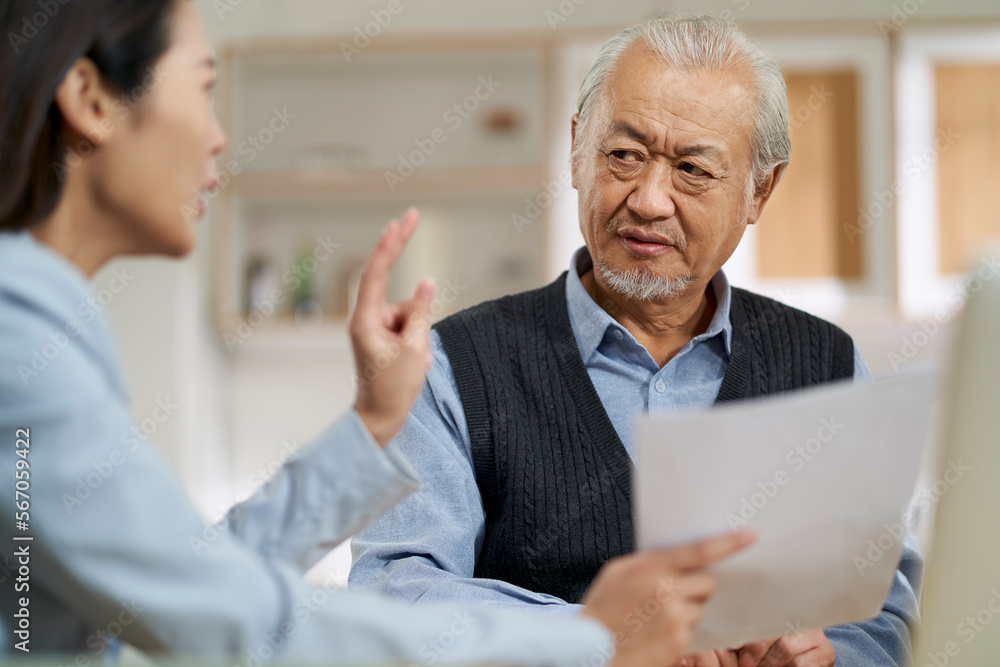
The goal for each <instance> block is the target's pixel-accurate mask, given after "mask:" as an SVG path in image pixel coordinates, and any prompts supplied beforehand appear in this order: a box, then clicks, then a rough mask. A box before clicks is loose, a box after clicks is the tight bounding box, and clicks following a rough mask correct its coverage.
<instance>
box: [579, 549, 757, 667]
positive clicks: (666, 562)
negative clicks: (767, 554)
mask: <svg viewBox="0 0 1000 667" xmlns="http://www.w3.org/2000/svg"><path fill="white" fill-rule="evenodd" d="M755 539H756V538H755V536H754V535H753V534H752V533H746V532H739V533H732V534H726V535H722V536H720V537H714V538H711V539H707V540H703V541H701V542H696V543H694V544H690V545H687V546H683V547H677V548H674V549H666V550H651V551H643V552H639V553H634V554H630V555H628V556H623V557H621V558H616V559H614V560H611V561H608V562H607V563H606V564H605V565H604V567H603V568H601V571H600V572H599V573H598V574H597V578H596V579H595V580H594V583H593V584H592V585H591V587H590V589H589V590H588V591H587V594H586V595H585V596H584V598H583V605H584V610H583V612H582V613H583V614H584V615H585V616H589V617H591V618H594V619H596V620H598V621H600V622H601V623H603V624H604V625H605V626H607V628H608V629H609V630H610V631H611V633H612V635H613V636H614V641H615V646H616V649H617V650H616V652H615V656H614V659H613V662H612V665H613V667H666V666H668V665H673V664H675V663H676V662H677V661H678V660H679V659H680V658H681V656H682V655H684V653H685V651H686V650H687V648H688V645H689V644H690V643H691V634H692V632H693V631H694V628H695V626H696V625H697V624H698V621H700V620H701V615H702V613H703V611H704V608H705V603H706V602H708V600H709V598H710V597H711V596H712V594H713V593H714V592H715V587H716V579H715V576H714V575H712V574H711V573H710V572H708V570H707V569H706V568H707V566H708V565H710V564H711V563H714V562H716V561H719V560H722V559H723V558H727V557H728V556H731V555H733V554H735V553H736V552H738V551H740V550H742V549H744V548H746V547H748V546H749V545H751V544H753V542H754V540H755Z"/></svg>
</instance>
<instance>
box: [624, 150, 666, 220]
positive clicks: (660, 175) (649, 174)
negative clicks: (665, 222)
mask: <svg viewBox="0 0 1000 667" xmlns="http://www.w3.org/2000/svg"><path fill="white" fill-rule="evenodd" d="M671 176H672V169H671V167H670V166H669V165H665V164H661V163H657V162H652V163H650V164H648V165H647V166H646V167H645V168H644V169H643V170H642V173H641V174H639V176H638V177H637V178H636V180H635V188H634V189H633V190H632V192H631V193H629V196H628V198H627V199H626V200H625V204H626V205H627V206H628V208H629V210H631V211H632V212H633V213H635V214H636V215H638V216H639V217H641V218H643V219H645V220H660V219H665V218H672V217H673V216H674V213H676V210H677V209H676V206H675V205H674V194H675V193H674V187H673V182H672V181H671Z"/></svg>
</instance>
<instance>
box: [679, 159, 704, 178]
mask: <svg viewBox="0 0 1000 667" xmlns="http://www.w3.org/2000/svg"><path fill="white" fill-rule="evenodd" d="M681 169H682V170H683V171H686V172H687V173H689V174H691V175H692V176H710V175H711V174H709V173H708V172H707V171H705V170H704V169H702V168H701V167H696V166H694V165H693V164H691V163H690V162H685V163H684V164H682V165H681Z"/></svg>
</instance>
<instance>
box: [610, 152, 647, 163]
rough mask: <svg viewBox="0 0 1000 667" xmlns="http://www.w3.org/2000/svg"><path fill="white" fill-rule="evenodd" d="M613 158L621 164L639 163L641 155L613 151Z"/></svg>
mask: <svg viewBox="0 0 1000 667" xmlns="http://www.w3.org/2000/svg"><path fill="white" fill-rule="evenodd" d="M611 155H612V157H614V158H615V159H616V160H618V161H619V162H639V159H640V158H639V154H638V153H636V152H635V151H624V150H623V151H611Z"/></svg>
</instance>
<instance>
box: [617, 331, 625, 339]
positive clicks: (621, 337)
mask: <svg viewBox="0 0 1000 667" xmlns="http://www.w3.org/2000/svg"><path fill="white" fill-rule="evenodd" d="M615 338H617V339H618V340H621V339H623V338H625V334H623V333H622V330H621V329H615Z"/></svg>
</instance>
